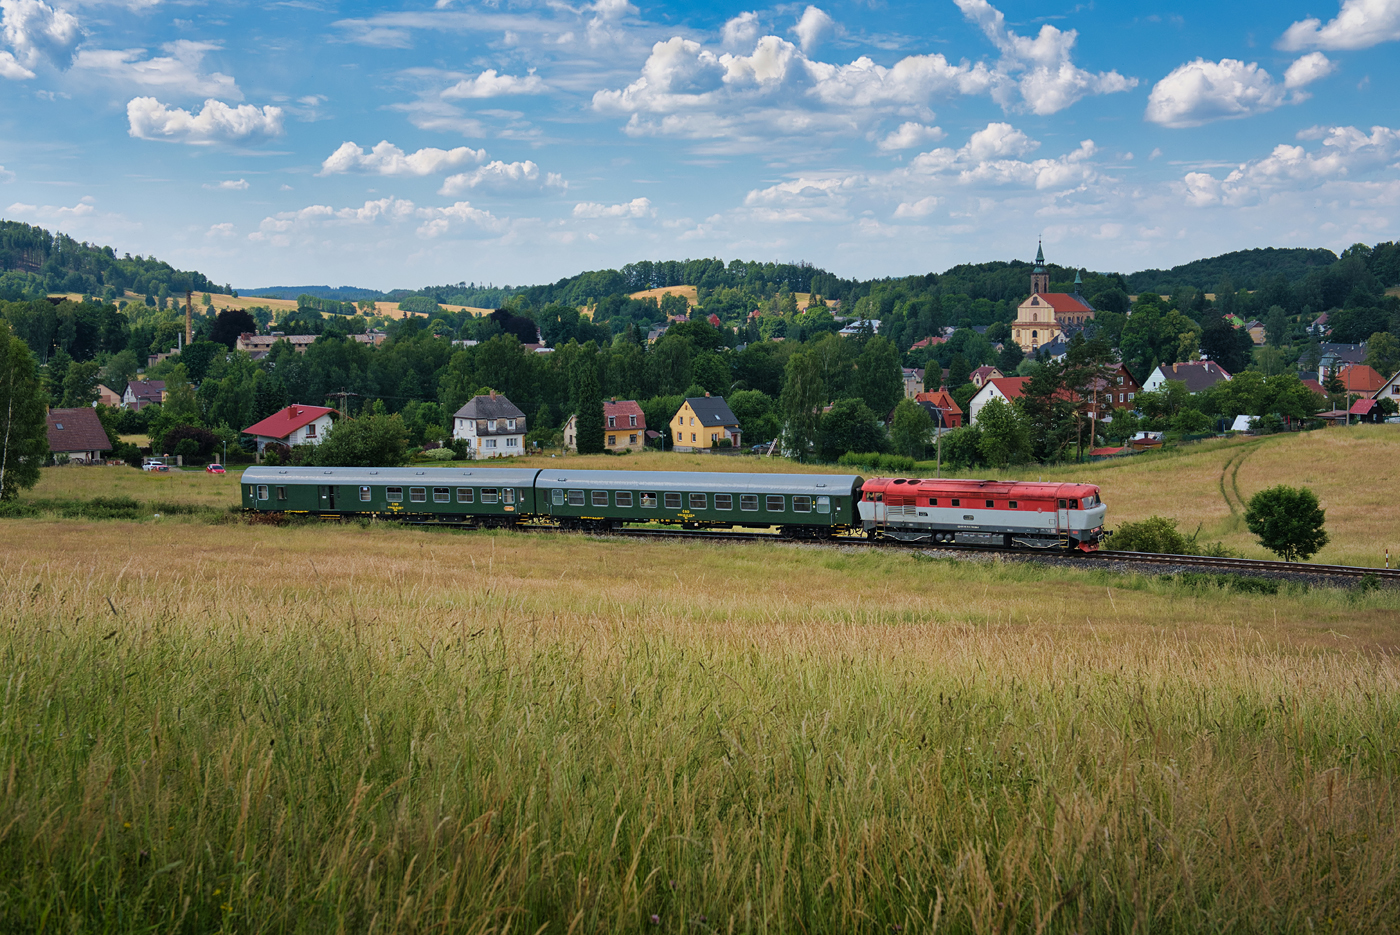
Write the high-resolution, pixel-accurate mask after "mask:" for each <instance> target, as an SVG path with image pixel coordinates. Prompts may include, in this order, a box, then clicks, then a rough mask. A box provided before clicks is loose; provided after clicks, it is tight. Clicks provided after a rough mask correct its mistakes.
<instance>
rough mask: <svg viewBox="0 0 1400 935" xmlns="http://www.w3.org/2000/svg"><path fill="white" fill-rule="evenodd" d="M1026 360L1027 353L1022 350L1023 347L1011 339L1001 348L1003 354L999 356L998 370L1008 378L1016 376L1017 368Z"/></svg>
mask: <svg viewBox="0 0 1400 935" xmlns="http://www.w3.org/2000/svg"><path fill="white" fill-rule="evenodd" d="M1025 359H1026V352H1025V351H1024V350H1022V349H1021V345H1019V344H1017V343H1016V342H1015V341H1012V340H1011V339H1010V338H1007V339H1006V342H1005V343H1004V344H1002V346H1001V352H1000V353H999V354H997V369H998V370H1000V371H1001V372H1002V373H1004V374H1006V375H1007V376H1008V377H1011V376H1015V375H1016V368H1017V367H1019V366H1021V362H1022V361H1024V360H1025Z"/></svg>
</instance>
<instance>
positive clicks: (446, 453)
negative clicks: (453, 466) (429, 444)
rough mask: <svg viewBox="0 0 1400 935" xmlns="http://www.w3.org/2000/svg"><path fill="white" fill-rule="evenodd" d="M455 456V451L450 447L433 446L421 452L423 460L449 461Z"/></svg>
mask: <svg viewBox="0 0 1400 935" xmlns="http://www.w3.org/2000/svg"><path fill="white" fill-rule="evenodd" d="M456 457H457V452H455V451H453V450H452V449H451V448H433V449H431V450H429V451H425V452H423V454H422V458H423V460H424V461H451V460H453V459H454V458H456Z"/></svg>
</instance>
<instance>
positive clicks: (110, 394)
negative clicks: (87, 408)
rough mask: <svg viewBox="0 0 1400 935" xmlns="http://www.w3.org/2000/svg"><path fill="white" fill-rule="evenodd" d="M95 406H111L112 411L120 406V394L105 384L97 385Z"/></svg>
mask: <svg viewBox="0 0 1400 935" xmlns="http://www.w3.org/2000/svg"><path fill="white" fill-rule="evenodd" d="M97 404H98V405H99V406H111V407H112V408H113V409H115V408H118V407H119V406H121V404H122V394H121V393H118V392H117V391H116V390H114V389H112V388H111V387H110V386H107V385H106V384H103V383H99V384H97Z"/></svg>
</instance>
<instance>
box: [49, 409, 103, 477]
mask: <svg viewBox="0 0 1400 935" xmlns="http://www.w3.org/2000/svg"><path fill="white" fill-rule="evenodd" d="M111 450H112V441H111V439H109V438H108V437H107V432H106V430H105V429H103V428H102V420H101V419H99V418H97V411H96V410H94V409H93V408H92V407H91V406H83V407H81V408H79V409H50V410H49V451H51V452H53V453H54V454H56V455H67V456H68V459H69V460H70V461H77V462H80V463H91V462H94V461H101V460H102V453H103V452H104V451H111Z"/></svg>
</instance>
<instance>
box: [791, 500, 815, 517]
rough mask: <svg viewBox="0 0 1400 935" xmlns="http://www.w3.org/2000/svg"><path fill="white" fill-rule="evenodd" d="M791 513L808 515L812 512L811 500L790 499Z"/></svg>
mask: <svg viewBox="0 0 1400 935" xmlns="http://www.w3.org/2000/svg"><path fill="white" fill-rule="evenodd" d="M792 512H794V513H810V512H812V498H811V497H793V498H792Z"/></svg>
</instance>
